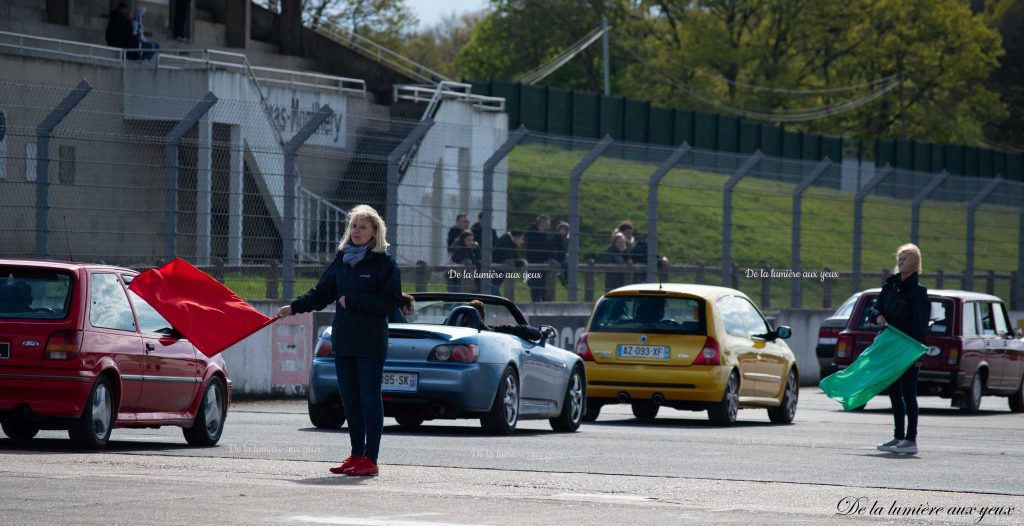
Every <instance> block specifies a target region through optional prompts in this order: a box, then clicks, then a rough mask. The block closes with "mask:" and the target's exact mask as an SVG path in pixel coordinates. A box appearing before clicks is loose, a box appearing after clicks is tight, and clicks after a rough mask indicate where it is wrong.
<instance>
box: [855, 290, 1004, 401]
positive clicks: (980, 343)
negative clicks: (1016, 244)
mask: <svg viewBox="0 0 1024 526" xmlns="http://www.w3.org/2000/svg"><path fill="white" fill-rule="evenodd" d="M879 292H881V289H868V290H865V291H863V293H861V295H860V298H859V299H857V303H856V305H855V306H854V308H853V312H852V314H851V316H850V318H849V321H848V323H847V324H846V328H845V329H844V330H842V332H840V333H839V336H838V340H837V342H836V350H835V365H836V367H837V369H839V370H842V369H845V368H846V367H848V366H849V365H850V364H851V363H853V361H854V360H855V359H856V358H857V356H859V355H860V353H861V352H862V351H864V349H866V348H867V347H868V346H869V345H871V343H872V342H873V341H874V340H875V336H877V335H878V331H879V330H880V329H881V327H879V326H877V325H875V323H874V320H872V319H870V318H871V317H870V316H868V311H869V309H870V308H871V306H872V305H873V304H874V302H875V300H876V299H877V298H878V293H879ZM928 298H929V299H930V300H931V306H932V309H931V314H930V315H929V319H928V335H927V337H926V344H927V345H928V351H927V353H926V354H925V356H924V357H922V359H921V362H922V365H921V372H920V375H919V377H918V392H919V394H922V395H938V396H940V397H942V398H949V399H950V400H951V402H952V405H953V406H954V407H960V409H961V410H963V411H965V412H969V413H974V412H977V411H978V408H979V407H980V406H981V397H982V396H983V395H995V396H1005V397H1007V398H1008V399H1009V403H1010V410H1011V411H1013V412H1014V413H1020V412H1024V389H1022V379H1024V342H1022V341H1021V340H1019V339H1016V338H1015V337H1014V332H1013V328H1012V327H1011V326H1010V318H1009V317H1008V316H1007V311H1006V308H1005V307H1004V305H1003V302H1002V300H1000V299H999V298H998V297H996V296H992V295H989V294H980V293H977V292H966V291H962V290H929V291H928Z"/></svg>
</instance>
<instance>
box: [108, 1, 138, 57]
mask: <svg viewBox="0 0 1024 526" xmlns="http://www.w3.org/2000/svg"><path fill="white" fill-rule="evenodd" d="M130 16H131V11H129V9H128V4H127V3H125V2H121V3H119V4H117V9H114V10H113V11H111V12H110V18H109V19H107V31H106V38H107V45H108V46H110V47H117V48H121V49H131V48H133V47H135V41H134V40H133V39H132V20H131V18H130Z"/></svg>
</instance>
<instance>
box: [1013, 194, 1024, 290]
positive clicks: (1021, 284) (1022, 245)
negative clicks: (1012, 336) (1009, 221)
mask: <svg viewBox="0 0 1024 526" xmlns="http://www.w3.org/2000/svg"><path fill="white" fill-rule="evenodd" d="M1013 289H1014V290H1013V293H1014V295H1015V296H1016V302H1015V304H1016V308H1018V309H1020V308H1022V307H1024V208H1021V209H1020V212H1018V213H1017V280H1016V282H1015V283H1014V287H1013Z"/></svg>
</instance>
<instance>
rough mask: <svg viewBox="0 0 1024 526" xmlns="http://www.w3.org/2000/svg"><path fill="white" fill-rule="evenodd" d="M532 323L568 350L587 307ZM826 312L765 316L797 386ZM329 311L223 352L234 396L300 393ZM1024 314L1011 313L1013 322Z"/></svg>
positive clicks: (526, 307)
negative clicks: (778, 330)
mask: <svg viewBox="0 0 1024 526" xmlns="http://www.w3.org/2000/svg"><path fill="white" fill-rule="evenodd" d="M282 305H285V302H284V301H257V302H253V306H255V307H256V308H257V309H259V310H260V311H261V312H263V313H264V314H266V315H268V316H270V315H272V314H273V313H274V312H277V309H278V308H280V307H281V306H282ZM520 308H522V309H523V312H525V313H526V315H527V316H528V317H529V319H530V323H531V324H533V325H551V326H553V327H555V329H556V330H557V331H558V337H557V339H556V341H555V342H554V344H555V345H557V346H558V347H561V348H563V349H569V350H571V349H573V347H574V346H575V343H576V338H577V337H579V335H580V334H581V333H582V332H583V327H584V325H586V322H587V318H588V317H589V316H590V310H591V308H592V305H590V304H587V303H537V304H531V303H526V304H522V305H520ZM831 313H832V311H830V310H795V309H793V310H779V311H769V312H767V313H766V314H767V315H768V317H769V321H771V322H772V324H773V325H788V326H789V327H791V328H792V329H793V337H792V338H790V339H789V340H788V343H789V346H790V348H791V349H793V353H794V354H796V359H797V364H798V365H799V367H800V376H801V384H802V385H805V386H808V385H810V386H813V385H817V383H818V380H819V379H820V373H819V368H818V360H817V357H816V356H815V352H814V348H815V346H816V345H817V340H818V327H819V326H820V325H821V322H822V320H824V319H825V318H827V317H828V316H829V315H830V314H831ZM332 317H333V312H330V311H324V312H316V313H305V314H300V315H297V316H292V317H289V318H285V319H283V320H279V321H277V322H275V323H273V324H272V325H270V326H269V327H266V328H264V329H261V330H260V331H259V332H257V333H255V334H253V335H252V336H250V337H248V338H246V339H245V340H243V341H242V342H240V343H238V344H237V345H234V346H233V347H231V348H229V349H228V350H226V351H224V359H225V360H226V361H227V364H228V375H229V376H230V377H231V379H232V381H233V382H234V394H235V396H240V397H301V396H305V394H306V388H307V384H308V381H309V369H310V365H311V364H312V358H313V344H314V341H315V339H316V337H317V335H318V334H319V329H320V328H321V327H323V326H325V325H330V323H331V319H332ZM1022 318H1024V312H1011V313H1010V319H1011V320H1012V321H1013V322H1014V324H1015V325H1016V323H1017V320H1020V319H1022Z"/></svg>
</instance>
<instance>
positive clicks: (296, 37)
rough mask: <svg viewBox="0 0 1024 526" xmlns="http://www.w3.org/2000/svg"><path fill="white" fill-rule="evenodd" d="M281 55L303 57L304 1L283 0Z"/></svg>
mask: <svg viewBox="0 0 1024 526" xmlns="http://www.w3.org/2000/svg"><path fill="white" fill-rule="evenodd" d="M278 20H280V21H281V53H282V54H284V55H294V56H297V57H298V56H302V0H281V16H280V18H278Z"/></svg>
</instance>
